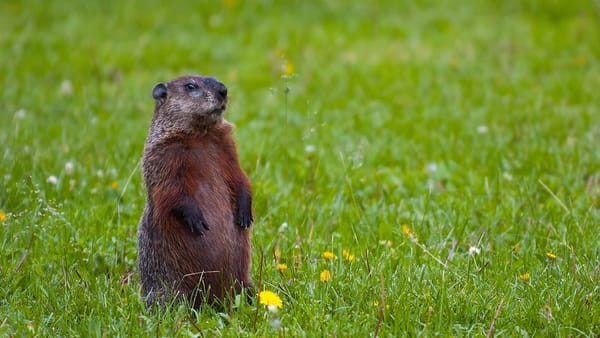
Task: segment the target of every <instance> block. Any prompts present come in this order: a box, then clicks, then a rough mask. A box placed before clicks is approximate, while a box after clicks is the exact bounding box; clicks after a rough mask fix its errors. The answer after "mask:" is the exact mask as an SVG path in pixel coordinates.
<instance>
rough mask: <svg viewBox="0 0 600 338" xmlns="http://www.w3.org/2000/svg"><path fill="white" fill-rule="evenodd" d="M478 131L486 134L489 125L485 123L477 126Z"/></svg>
mask: <svg viewBox="0 0 600 338" xmlns="http://www.w3.org/2000/svg"><path fill="white" fill-rule="evenodd" d="M477 132H478V133H479V134H486V133H487V132H488V127H487V126H486V125H484V124H482V125H479V126H477Z"/></svg>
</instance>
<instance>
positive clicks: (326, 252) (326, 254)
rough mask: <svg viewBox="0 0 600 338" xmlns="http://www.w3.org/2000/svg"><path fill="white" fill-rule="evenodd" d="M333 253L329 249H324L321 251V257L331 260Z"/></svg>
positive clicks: (333, 256)
mask: <svg viewBox="0 0 600 338" xmlns="http://www.w3.org/2000/svg"><path fill="white" fill-rule="evenodd" d="M335 257H336V256H335V254H334V253H333V252H331V251H325V252H323V258H325V259H327V260H332V259H335Z"/></svg>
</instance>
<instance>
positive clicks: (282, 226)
mask: <svg viewBox="0 0 600 338" xmlns="http://www.w3.org/2000/svg"><path fill="white" fill-rule="evenodd" d="M287 228H288V224H287V222H283V223H281V226H280V227H279V232H284V231H285V230H286V229H287Z"/></svg>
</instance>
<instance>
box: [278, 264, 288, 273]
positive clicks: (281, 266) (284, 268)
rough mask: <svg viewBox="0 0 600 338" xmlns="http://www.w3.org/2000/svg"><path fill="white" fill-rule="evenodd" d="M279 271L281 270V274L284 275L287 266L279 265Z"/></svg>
mask: <svg viewBox="0 0 600 338" xmlns="http://www.w3.org/2000/svg"><path fill="white" fill-rule="evenodd" d="M277 270H279V272H281V273H284V272H285V270H287V264H277Z"/></svg>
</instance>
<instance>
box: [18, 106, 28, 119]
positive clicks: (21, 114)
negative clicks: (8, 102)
mask: <svg viewBox="0 0 600 338" xmlns="http://www.w3.org/2000/svg"><path fill="white" fill-rule="evenodd" d="M25 114H26V112H25V109H22V108H21V109H19V110H17V112H16V113H15V118H16V119H17V120H22V119H24V118H25Z"/></svg>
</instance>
